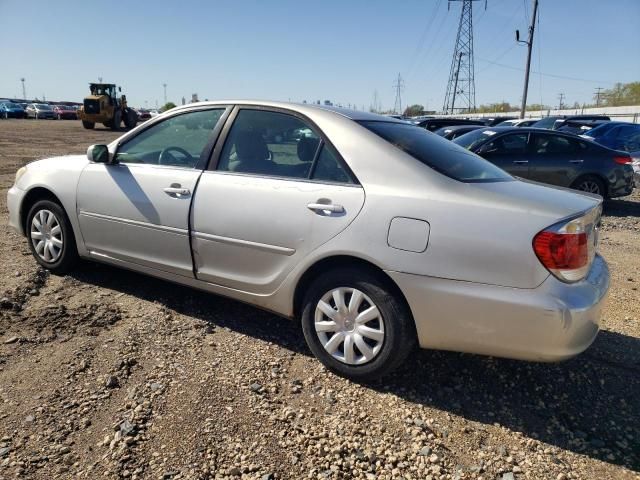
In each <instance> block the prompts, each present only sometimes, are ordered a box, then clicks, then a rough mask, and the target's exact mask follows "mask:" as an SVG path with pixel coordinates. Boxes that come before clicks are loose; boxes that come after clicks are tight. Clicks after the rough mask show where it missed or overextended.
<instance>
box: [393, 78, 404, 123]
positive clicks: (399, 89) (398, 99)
mask: <svg viewBox="0 0 640 480" xmlns="http://www.w3.org/2000/svg"><path fill="white" fill-rule="evenodd" d="M393 88H395V90H396V101H395V103H394V105H393V111H394V112H395V113H397V114H399V115H402V94H401V92H402V90H404V84H403V80H402V77H401V76H400V74H398V78H397V80H396V83H395V84H394V85H393Z"/></svg>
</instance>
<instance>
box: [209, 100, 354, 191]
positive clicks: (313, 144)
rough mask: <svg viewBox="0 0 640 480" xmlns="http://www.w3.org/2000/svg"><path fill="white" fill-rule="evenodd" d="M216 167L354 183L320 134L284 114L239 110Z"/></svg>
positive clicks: (266, 174)
mask: <svg viewBox="0 0 640 480" xmlns="http://www.w3.org/2000/svg"><path fill="white" fill-rule="evenodd" d="M218 170H219V171H223V172H234V173H247V174H255V175H261V176H273V177H284V178H297V179H310V180H317V181H322V182H339V183H353V180H352V179H351V176H350V175H349V174H348V173H347V171H346V170H345V169H344V167H343V166H342V163H341V162H340V161H339V160H338V157H337V155H336V154H335V153H334V152H332V150H331V149H330V147H329V146H328V145H326V144H325V143H324V142H323V141H322V139H321V138H320V136H319V135H318V134H317V132H315V131H314V130H313V128H311V127H310V126H309V125H307V124H306V123H305V122H304V121H303V120H301V119H300V118H298V117H295V116H293V115H288V114H286V113H279V112H270V111H265V110H254V109H241V110H240V111H239V112H238V115H237V116H236V119H235V121H234V123H233V126H232V127H231V130H229V134H228V136H227V139H226V140H225V144H224V147H223V149H222V152H221V154H220V160H219V163H218Z"/></svg>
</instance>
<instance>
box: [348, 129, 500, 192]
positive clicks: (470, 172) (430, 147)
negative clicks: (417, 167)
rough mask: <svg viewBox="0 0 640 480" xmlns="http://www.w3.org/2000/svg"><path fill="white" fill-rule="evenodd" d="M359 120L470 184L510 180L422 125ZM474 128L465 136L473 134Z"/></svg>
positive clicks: (437, 167) (380, 135) (412, 152)
mask: <svg viewBox="0 0 640 480" xmlns="http://www.w3.org/2000/svg"><path fill="white" fill-rule="evenodd" d="M359 123H360V124H361V125H363V126H364V127H365V128H367V129H368V130H370V131H372V132H373V133H375V134H376V135H378V136H379V137H382V138H383V139H384V140H386V141H387V142H389V143H391V144H392V145H394V146H395V147H397V148H399V149H400V150H402V151H404V152H406V153H408V154H409V155H411V156H412V157H413V158H415V159H416V160H418V161H419V162H421V163H423V164H424V165H426V166H428V167H430V168H432V169H433V170H435V171H437V172H439V173H442V174H443V175H446V176H448V177H451V178H453V179H455V180H459V181H461V182H468V183H471V182H500V181H509V180H512V179H513V177H511V175H509V174H508V173H507V172H505V171H504V170H501V169H500V168H498V167H496V166H495V165H493V164H492V163H490V162H488V161H486V160H484V159H483V158H480V157H479V156H477V155H475V154H474V153H471V152H469V151H467V150H465V149H463V148H460V147H458V146H457V145H455V143H454V142H451V141H449V140H446V139H444V138H442V137H440V136H438V135H435V134H433V133H430V132H427V131H426V130H424V129H423V128H420V127H415V126H413V125H409V124H404V123H395V122H394V123H391V122H380V121H363V122H359ZM476 131H477V130H476ZM476 131H474V132H470V133H468V134H467V135H472V134H473V133H475V132H476ZM483 131H484V130H483ZM467 135H463V136H461V137H459V138H458V139H457V140H459V139H462V138H464V137H465V136H467ZM485 138H486V137H485ZM457 140H456V141H457Z"/></svg>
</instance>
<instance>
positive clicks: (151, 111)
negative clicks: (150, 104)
mask: <svg viewBox="0 0 640 480" xmlns="http://www.w3.org/2000/svg"><path fill="white" fill-rule="evenodd" d="M149 115H151V117H152V118H153V117H157V116H158V115H160V111H159V110H156V109H151V110H149Z"/></svg>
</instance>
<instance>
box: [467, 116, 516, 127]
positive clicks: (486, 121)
mask: <svg viewBox="0 0 640 480" xmlns="http://www.w3.org/2000/svg"><path fill="white" fill-rule="evenodd" d="M514 119H516V117H508V116H501V117H480V118H478V119H474V120H479V121H480V122H482V124H483V125H485V126H487V127H493V126H495V125H497V124H499V123H502V122H505V121H507V120H514Z"/></svg>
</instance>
